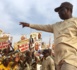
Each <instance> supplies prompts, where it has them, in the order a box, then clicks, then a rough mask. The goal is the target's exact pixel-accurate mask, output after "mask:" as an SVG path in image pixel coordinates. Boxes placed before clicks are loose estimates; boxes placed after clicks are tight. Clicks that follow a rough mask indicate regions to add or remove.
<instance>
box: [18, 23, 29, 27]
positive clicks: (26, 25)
mask: <svg viewBox="0 0 77 70" xmlns="http://www.w3.org/2000/svg"><path fill="white" fill-rule="evenodd" d="M20 25H22V27H29V26H30V24H29V23H26V22H20Z"/></svg>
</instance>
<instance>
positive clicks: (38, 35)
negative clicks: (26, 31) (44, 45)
mask: <svg viewBox="0 0 77 70" xmlns="http://www.w3.org/2000/svg"><path fill="white" fill-rule="evenodd" d="M30 35H32V38H33V39H34V40H35V41H36V40H41V39H42V38H41V32H33V33H31V34H30Z"/></svg>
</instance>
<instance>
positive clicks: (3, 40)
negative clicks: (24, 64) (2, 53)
mask: <svg viewBox="0 0 77 70" xmlns="http://www.w3.org/2000/svg"><path fill="white" fill-rule="evenodd" d="M8 39H9V37H0V50H1V49H5V48H7V47H8V45H9V42H8Z"/></svg>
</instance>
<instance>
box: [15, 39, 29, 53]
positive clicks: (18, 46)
mask: <svg viewBox="0 0 77 70" xmlns="http://www.w3.org/2000/svg"><path fill="white" fill-rule="evenodd" d="M14 49H15V50H20V52H24V51H26V50H28V49H29V39H26V40H20V41H18V42H17V43H15V45H14Z"/></svg>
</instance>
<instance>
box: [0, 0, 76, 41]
mask: <svg viewBox="0 0 77 70" xmlns="http://www.w3.org/2000/svg"><path fill="white" fill-rule="evenodd" d="M65 1H68V2H70V3H72V4H73V5H74V9H73V16H75V17H76V16H77V13H76V12H77V0H0V29H2V30H3V31H4V32H6V33H10V34H11V35H12V36H13V41H14V42H16V41H18V40H19V39H20V38H19V37H20V36H21V35H22V34H25V35H26V36H27V37H29V34H30V33H31V32H38V31H37V30H34V29H30V28H22V27H21V26H20V25H19V22H21V21H23V22H28V23H31V24H33V23H35V24H52V23H55V22H57V21H60V18H59V17H58V14H57V13H56V12H54V8H56V7H58V6H60V4H61V3H62V2H65ZM50 37H51V38H52V41H53V35H52V34H51V33H47V32H42V38H43V41H44V42H48V41H49V38H50Z"/></svg>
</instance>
